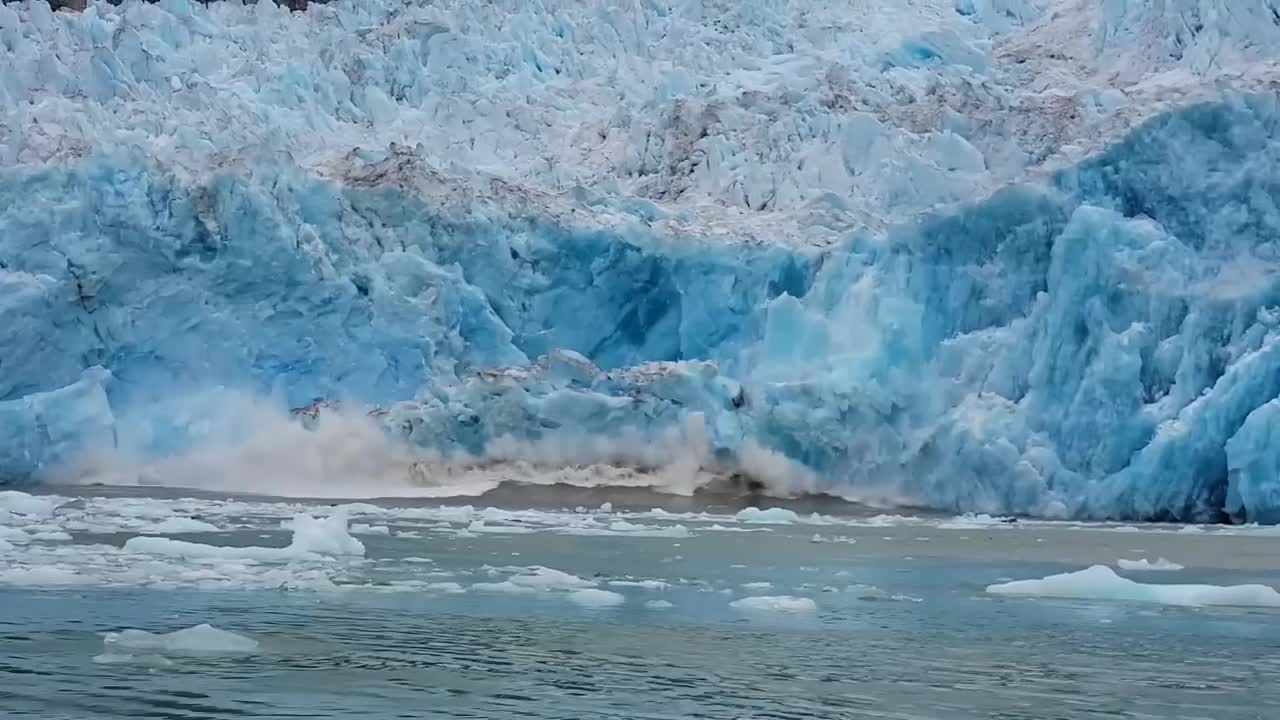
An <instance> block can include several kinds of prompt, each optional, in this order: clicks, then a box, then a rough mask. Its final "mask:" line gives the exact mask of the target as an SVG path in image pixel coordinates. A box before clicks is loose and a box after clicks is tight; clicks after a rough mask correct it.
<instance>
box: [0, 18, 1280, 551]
mask: <svg viewBox="0 0 1280 720" xmlns="http://www.w3.org/2000/svg"><path fill="white" fill-rule="evenodd" d="M1094 5H1096V4H1093V5H1091V4H1084V5H1080V4H1070V3H1060V2H1055V1H1054V0H1025V1H1020V2H1001V3H992V2H982V1H979V0H972V1H970V0H965V1H964V2H951V0H948V1H947V2H941V1H939V2H936V3H934V2H924V3H913V4H903V6H901V7H898V6H889V5H886V6H885V7H883V8H878V9H875V10H874V11H870V12H868V13H865V14H860V15H859V16H857V17H849V16H847V12H846V11H843V10H842V9H841V8H840V7H837V6H835V5H831V4H824V3H813V4H812V5H809V4H806V3H797V4H793V5H787V6H785V7H775V6H774V5H772V4H767V3H763V4H762V3H756V2H747V3H735V4H731V5H730V6H725V7H724V8H716V9H707V8H702V7H701V6H700V5H699V4H696V3H695V4H687V5H686V4H679V3H677V4H676V5H673V6H670V7H668V6H666V5H661V6H659V5H645V6H643V7H641V6H637V7H636V8H634V9H633V12H630V13H618V14H609V15H607V18H606V19H602V17H599V16H597V14H595V13H594V12H588V11H587V10H585V9H583V8H582V7H581V6H579V5H574V4H570V3H559V2H550V3H541V4H536V5H530V6H528V7H523V8H521V9H519V10H517V11H511V12H509V11H508V10H507V9H498V8H495V7H489V6H487V5H483V4H481V5H476V4H474V3H461V2H443V3H433V4H431V5H430V6H421V7H419V6H415V7H411V8H407V7H404V6H403V5H402V4H400V3H393V2H390V1H389V0H371V1H370V2H362V3H341V2H339V3H333V4H330V5H324V6H313V7H312V8H310V9H309V10H308V12H306V13H303V14H295V15H290V14H289V13H287V12H286V11H284V10H282V9H280V8H278V7H276V6H275V5H274V4H272V3H259V4H257V5H254V6H244V5H241V4H239V3H222V4H213V5H210V6H207V7H206V6H201V5H199V4H191V3H187V2H185V1H179V2H169V3H165V4H163V5H148V4H137V3H129V4H125V5H123V6H120V7H115V6H110V5H106V4H94V5H93V6H92V7H90V8H89V10H87V11H86V12H84V13H82V14H78V15H74V14H66V13H57V14H54V13H50V12H49V11H48V7H47V5H46V4H42V3H39V2H27V3H19V4H13V5H5V6H3V7H0V65H3V66H4V67H6V68H13V69H14V71H7V72H5V73H4V74H3V77H0V347H3V348H4V350H5V352H4V353H3V355H4V357H3V359H0V427H3V428H4V430H3V434H2V435H0V482H6V481H15V482H26V481H32V480H37V481H38V480H40V479H42V478H49V477H53V478H58V479H68V478H69V479H85V478H88V479H91V480H97V481H103V482H115V481H120V480H121V478H123V477H125V476H129V475H130V473H132V477H133V478H134V481H137V478H139V477H143V476H145V478H144V479H145V482H149V483H159V484H182V483H184V482H191V483H193V484H196V485H198V486H201V487H208V486H209V484H210V483H216V482H217V479H218V478H224V477H226V476H227V475H228V474H229V473H227V472H224V470H225V469H226V466H224V465H218V464H217V463H214V462H211V461H210V458H211V457H212V458H219V457H226V456H229V455H234V456H236V457H239V458H241V459H243V460H244V461H245V462H249V463H265V464H266V466H268V467H270V468H271V469H272V472H264V473H250V474H249V475H248V476H249V477H252V478H254V482H261V483H263V486H262V487H255V488H252V489H254V490H258V491H263V492H272V491H274V492H276V493H277V494H333V493H338V494H341V492H340V491H341V488H342V486H343V485H358V484H360V483H361V482H363V481H364V480H365V479H366V478H373V477H376V478H378V479H379V482H381V480H382V479H383V478H385V477H387V476H390V475H396V476H398V477H400V478H402V480H400V481H399V482H401V484H402V486H404V487H409V486H421V485H424V484H427V485H430V484H440V483H442V482H446V481H447V480H448V478H447V477H444V476H447V475H449V470H448V468H449V463H451V462H459V463H463V464H466V463H472V464H475V463H484V462H502V463H513V464H517V465H521V466H528V465H530V464H533V465H552V466H555V465H561V466H568V465H583V464H586V465H590V464H599V465H600V466H604V465H610V466H625V467H628V468H636V469H638V470H640V471H641V474H642V475H644V477H645V478H653V484H655V485H659V486H661V487H664V488H665V489H672V490H674V491H679V492H689V491H691V490H692V489H693V488H696V487H700V486H702V485H704V484H706V483H710V482H716V481H728V482H731V483H735V484H738V485H739V486H741V487H745V488H747V489H751V490H756V491H765V492H773V493H776V494H796V493H805V492H829V493H834V494H839V495H843V496H846V497H851V498H864V497H876V498H892V499H897V500H901V501H904V502H910V503H916V504H922V505H926V506H930V507H934V508H938V509H942V510H947V511H953V512H968V513H988V514H992V515H997V514H1005V513H1024V514H1032V515H1039V516H1046V517H1080V518H1125V519H1161V520H1177V521H1219V520H1224V519H1231V520H1237V521H1261V522H1274V521H1275V520H1276V519H1278V518H1280V476H1278V475H1277V463H1276V453H1275V452H1274V446H1275V442H1274V439H1275V438H1276V436H1277V432H1278V431H1277V430H1276V428H1277V427H1280V420H1277V418H1280V411H1277V409H1276V408H1277V407H1280V405H1277V403H1278V402H1280V399H1278V398H1280V248H1278V247H1277V238H1280V209H1278V205H1277V202H1276V199H1275V193H1274V192H1273V191H1272V189H1273V188H1274V185H1275V183H1276V182H1277V172H1280V171H1278V170H1277V168H1280V100H1278V98H1277V95H1276V94H1275V92H1274V89H1272V88H1273V87H1274V85H1273V84H1274V82H1275V81H1276V79H1277V72H1278V71H1277V70H1276V67H1277V65H1276V63H1275V62H1274V61H1275V60H1276V59H1277V58H1278V57H1280V26H1276V25H1275V24H1274V23H1273V22H1271V18H1270V16H1269V15H1268V14H1267V13H1266V12H1265V8H1264V7H1263V4H1262V3H1245V4H1239V3H1230V4H1229V7H1228V0H1189V2H1187V3H1183V4H1181V5H1179V8H1178V9H1176V10H1175V9H1174V8H1172V7H1170V6H1168V4H1141V3H1128V4H1126V3H1119V4H1116V3H1110V4H1102V5H1098V6H1096V7H1095V6H1094ZM935 6H936V7H935ZM1228 10H1229V12H1228ZM1187 12H1190V13H1192V14H1194V15H1195V16H1196V17H1197V18H1199V20H1198V21H1197V22H1196V24H1195V26H1196V27H1198V28H1199V30H1198V31H1196V32H1191V31H1189V30H1187V28H1188V27H1190V26H1189V25H1187V23H1185V22H1184V21H1182V18H1183V17H1184V14H1185V13H1187ZM814 27H823V28H827V29H828V30H827V31H823V32H812V31H811V30H812V28H814ZM513 37H519V38H521V40H520V41H519V42H514V41H510V38H513ZM496 39H500V40H501V41H500V42H497V41H495V40H496ZM1046 83H1049V84H1048V85H1046ZM243 394H247V395H249V396H252V397H257V398H263V399H264V400H263V402H266V403H269V404H271V403H273V404H274V406H275V407H277V408H284V409H287V408H297V409H300V410H299V412H298V413H297V414H296V418H295V420H296V422H297V423H298V424H299V425H300V426H305V427H308V428H311V427H314V426H317V425H319V426H320V427H324V425H325V417H326V416H330V415H332V414H333V408H335V407H341V408H345V409H347V410H348V411H351V412H352V413H353V414H354V415H355V416H357V417H359V418H360V422H361V423H363V425H362V429H361V430H359V431H358V432H355V434H354V435H353V437H358V438H359V439H360V443H365V442H366V441H368V442H373V440H369V438H374V437H376V438H378V442H385V443H386V444H385V445H362V444H359V443H356V444H352V443H346V444H341V443H339V444H338V445H340V446H341V447H342V448H343V450H344V454H343V455H342V458H341V459H342V462H341V463H340V464H338V465H337V466H336V467H337V468H338V470H337V471H332V472H334V475H335V479H333V480H332V481H326V482H325V484H324V486H323V488H321V489H320V490H319V491H317V489H316V488H314V487H311V486H309V485H308V483H307V478H308V477H310V476H311V475H312V474H313V473H315V472H331V471H330V470H325V469H324V468H323V467H320V466H324V467H330V466H328V465H326V464H325V463H319V464H318V465H317V466H316V467H314V468H313V467H311V466H307V465H306V461H305V460H304V458H306V457H309V456H310V454H309V453H302V452H292V451H291V450H290V448H288V447H278V448H275V451H276V452H277V453H278V456H272V455H271V453H270V452H268V451H269V450H271V448H270V447H269V446H270V444H271V440H272V438H277V437H282V436H278V435H276V434H274V433H271V432H264V431H262V430H261V426H260V425H259V424H258V423H257V422H256V420H258V419H260V418H259V417H258V415H256V414H255V413H251V412H248V411H247V410H246V411H245V412H241V411H240V409H237V408H239V406H236V405H235V404H234V403H229V402H227V401H226V398H228V397H231V396H238V395H243ZM317 398H321V399H323V401H322V402H318V403H317V402H315V401H316V399H317ZM288 438H289V439H288V441H287V442H294V441H295V440H296V436H293V435H290V436H288ZM331 439H332V436H327V437H326V438H325V441H324V443H325V444H326V445H333V443H332V442H331ZM280 442H285V441H284V440H280V441H279V442H277V444H279V443H280ZM236 447H250V448H252V452H246V453H242V454H240V455H235V453H230V454H229V453H227V452H224V451H225V450H226V449H227V448H236ZM362 448H363V449H362ZM211 449H212V451H211ZM201 452H204V453H205V454H203V455H200V454H199V453H201ZM192 453H195V454H196V455H194V456H193V455H192ZM419 454H420V455H421V456H422V457H423V458H426V459H427V460H429V462H428V461H427V460H423V462H422V463H419V462H418V461H417V460H416V459H415V458H416V456H417V455H419ZM191 457H197V458H198V461H193V465H194V466H196V467H197V468H198V469H199V470H200V471H199V472H181V471H180V468H181V462H182V458H191ZM166 458H169V459H173V458H177V459H178V462H179V464H178V465H174V464H169V465H163V464H160V465H157V464H155V463H156V462H157V461H160V460H163V459H166ZM291 461H292V462H295V463H297V464H299V466H300V467H301V469H302V472H299V473H296V475H297V477H296V478H294V479H291V480H288V481H285V480H280V481H279V482H278V483H276V485H275V486H274V487H273V485H272V484H273V482H275V480H273V478H276V477H277V476H279V475H281V474H280V473H277V472H276V471H278V470H281V469H282V468H284V467H285V466H287V465H288V463H289V462H291ZM122 467H123V468H125V471H124V472H123V473H122V472H121V468H122ZM104 468H105V470H104ZM129 468H143V470H138V471H137V472H133V471H132V470H129ZM423 468H426V469H425V470H424V469H423ZM283 475H288V473H287V472H285V473H283ZM442 477H444V480H442V479H441V478H442ZM184 478H191V479H190V480H184ZM258 478H261V480H258ZM317 482H319V481H318V480H317ZM371 482H372V481H371ZM395 487H396V485H395V483H389V484H380V485H379V486H378V488H379V491H380V492H382V493H383V494H394V492H395ZM237 489H247V488H237ZM352 494H362V493H352ZM344 535H345V531H344ZM347 537H349V536H347ZM131 542H132V541H131Z"/></svg>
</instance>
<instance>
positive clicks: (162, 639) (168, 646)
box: [103, 624, 258, 655]
mask: <svg viewBox="0 0 1280 720" xmlns="http://www.w3.org/2000/svg"><path fill="white" fill-rule="evenodd" d="M103 645H104V646H105V648H106V650H108V651H111V650H114V649H117V648H123V649H128V650H153V651H156V652H160V653H173V654H192V655H203V654H221V653H251V652H254V651H256V650H257V649H258V641H257V640H254V639H253V638H249V637H245V636H244V635H238V634H236V633H233V632H228V631H226V630H220V629H218V628H216V627H213V626H212V625H209V624H200V625H196V626H195V627H189V628H185V629H183V630H175V631H174V632H171V633H164V634H155V633H149V632H147V631H145V630H133V629H130V630H122V631H120V632H112V633H107V634H106V636H105V638H104V639H103Z"/></svg>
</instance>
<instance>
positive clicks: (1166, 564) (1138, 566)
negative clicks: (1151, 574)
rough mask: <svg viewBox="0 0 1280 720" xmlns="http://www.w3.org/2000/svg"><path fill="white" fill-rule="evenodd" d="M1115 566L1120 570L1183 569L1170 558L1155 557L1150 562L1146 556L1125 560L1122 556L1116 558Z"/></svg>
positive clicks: (1169, 570) (1165, 570) (1170, 570)
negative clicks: (1153, 560)
mask: <svg viewBox="0 0 1280 720" xmlns="http://www.w3.org/2000/svg"><path fill="white" fill-rule="evenodd" d="M1116 566H1117V567H1119V568H1120V569H1121V570H1137V571H1156V572H1158V571H1164V572H1172V571H1174V570H1181V569H1183V566H1181V565H1179V564H1178V563H1176V562H1173V561H1171V560H1166V559H1164V558H1157V559H1156V561H1155V562H1152V561H1150V560H1148V559H1146V558H1142V559H1139V560H1126V559H1124V558H1120V559H1119V560H1116Z"/></svg>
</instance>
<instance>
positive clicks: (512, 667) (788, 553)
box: [0, 489, 1280, 720]
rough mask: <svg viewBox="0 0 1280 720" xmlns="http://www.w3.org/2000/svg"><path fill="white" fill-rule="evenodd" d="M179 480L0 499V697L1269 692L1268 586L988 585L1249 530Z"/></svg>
mask: <svg viewBox="0 0 1280 720" xmlns="http://www.w3.org/2000/svg"><path fill="white" fill-rule="evenodd" d="M188 494H189V493H182V492H179V493H166V492H164V491H158V490H157V491H154V493H153V496H151V497H147V496H141V495H132V494H122V493H121V491H106V490H105V489H89V490H88V492H87V493H86V492H84V491H81V492H74V491H67V492H64V494H62V495H58V496H29V495H23V494H19V493H7V494H6V495H5V497H4V498H3V500H4V507H6V508H7V509H6V511H5V513H4V514H3V515H0V518H2V519H3V526H4V528H5V531H4V537H5V538H6V542H7V543H8V545H9V548H8V549H7V550H4V551H3V552H2V554H0V715H2V716H4V717H6V718H9V717H38V718H48V719H50V720H54V719H61V718H66V719H68V720H69V719H73V718H74V719H75V720H84V719H86V718H125V717H128V718H135V717H156V718H267V717H271V718H279V717H308V718H338V717H353V716H356V715H357V714H358V715H359V716H361V717H364V718H370V719H373V718H396V717H476V718H686V717H706V718H921V719H935V718H946V719H948V720H949V719H952V718H1005V719H1009V718H1028V719H1030V718H1035V719H1037V720H1039V719H1041V718H1064V719H1070V720H1076V719H1083V718H1104V717H1105V718H1117V717H1146V718H1188V719H1189V718H1213V719H1214V720H1233V719H1236V718H1239V719H1241V720H1244V719H1250V720H1256V719H1259V718H1270V717H1277V716H1278V715H1277V714H1278V713H1280V686H1278V685H1277V684H1276V683H1275V677H1276V676H1277V673H1280V622H1278V621H1280V609H1277V608H1274V607H1267V605H1269V604H1270V602H1269V600H1268V596H1266V595H1265V594H1254V595H1247V594H1246V595H1245V596H1244V597H1245V600H1243V601H1240V604H1242V605H1244V606H1243V607H1235V606H1215V605H1211V604H1208V605H1204V604H1202V605H1194V604H1193V605H1191V606H1179V605H1168V604H1161V603H1160V602H1158V601H1157V602H1130V601H1125V600H1117V599H1114V598H1112V597H1109V596H1108V594H1107V589H1106V587H1105V586H1104V587H1101V589H1098V588H1094V590H1090V589H1089V588H1090V587H1091V586H1089V585H1088V584H1087V583H1076V585H1075V586H1074V587H1076V589H1079V588H1082V587H1083V588H1084V590H1082V591H1080V593H1079V594H1082V595H1083V596H1082V597H1075V598H1070V599H1055V598H1053V597H1046V596H1044V595H1043V594H1041V595H1039V596H1037V595H1036V593H1032V594H1031V596H1010V595H1003V594H999V590H998V588H999V587H1000V586H1001V585H1002V584H1007V583H1010V582H1015V581H1019V580H1028V579H1037V578H1043V577H1046V576H1051V575H1055V574H1060V573H1070V572H1077V571H1080V570H1083V569H1085V568H1089V567H1090V566H1093V565H1104V566H1107V567H1109V568H1111V569H1112V570H1114V571H1115V572H1116V573H1118V574H1119V575H1121V576H1123V577H1125V578H1128V579H1130V580H1132V581H1134V582H1136V583H1140V584H1141V585H1142V586H1148V585H1182V586H1185V585H1194V584H1200V585H1213V586H1241V585H1243V586H1259V587H1265V586H1280V568H1277V565H1276V563H1275V562H1274V548H1275V546H1276V543H1277V542H1278V541H1280V539H1278V538H1277V536H1276V535H1275V534H1274V531H1273V530H1271V529H1268V528H1265V527H1264V528H1258V527H1240V528H1230V527H1212V526H1211V527H1200V526H1186V527H1179V526H1164V525H1144V526H1141V527H1132V526H1125V525H1101V524H1076V523H1037V522H1027V521H1021V522H1018V521H1010V519H1005V518H991V517H985V516H967V517H961V518H950V517H929V516H912V515H893V514H876V513H875V511H869V510H866V509H865V508H857V507H856V506H823V507H821V508H820V509H819V510H820V511H819V512H812V508H806V507H799V506H794V505H793V506H792V507H791V508H772V509H755V510H747V509H743V508H741V507H739V506H734V505H725V506H716V505H714V504H710V503H693V502H690V501H673V500H671V499H669V498H663V497H660V496H653V497H647V498H646V497H645V496H643V495H637V494H632V495H630V496H628V497H626V498H625V501H626V502H625V504H623V503H618V504H616V505H615V504H614V503H612V502H610V503H607V504H606V503H601V504H600V505H593V506H591V507H584V506H571V505H570V506H563V507H561V506H554V504H544V506H542V507H538V508H533V509H530V508H528V507H523V508H522V507H518V506H514V505H510V504H507V506H506V507H501V508H498V507H484V505H483V503H476V502H475V500H473V501H472V502H473V504H472V505H461V504H457V503H453V504H448V503H446V504H443V505H442V504H439V501H430V502H427V501H419V502H416V503H415V502H410V501H378V502H373V503H370V502H364V503H356V504H351V503H347V504H343V503H338V504H334V503H332V502H330V501H323V502H322V501H314V502H312V501H300V500H291V501H280V500H269V499H258V498H246V497H236V498H211V497H187V495H188ZM95 495H97V496H96V497H95ZM571 498H572V495H565V496H563V497H559V498H555V499H558V500H562V501H563V500H566V499H571ZM549 499H550V498H547V497H542V498H541V500H549ZM596 499H598V498H592V501H593V503H594V501H595V500H596ZM664 501H668V503H669V506H670V507H673V508H674V510H661V509H656V508H659V507H660V506H661V505H662V503H663V502H664ZM793 508H798V509H793ZM268 551H270V552H268ZM1121 560H1124V561H1125V562H1124V563H1123V565H1122V564H1121V563H1120V561H1121ZM1142 561H1146V562H1145V563H1144V562H1142ZM1178 565H1181V566H1182V568H1181V569H1176V570H1173V569H1156V568H1171V567H1174V566H1178ZM1126 568H1128V569H1126ZM1095 572H1099V571H1097V570H1095ZM1047 594H1049V595H1052V594H1053V593H1052V592H1049V593H1047ZM1157 597H1159V596H1158V595H1157Z"/></svg>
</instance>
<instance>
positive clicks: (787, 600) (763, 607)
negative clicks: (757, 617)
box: [729, 595, 818, 613]
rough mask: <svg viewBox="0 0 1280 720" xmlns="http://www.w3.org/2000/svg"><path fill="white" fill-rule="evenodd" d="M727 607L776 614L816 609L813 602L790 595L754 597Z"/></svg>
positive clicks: (816, 606)
mask: <svg viewBox="0 0 1280 720" xmlns="http://www.w3.org/2000/svg"><path fill="white" fill-rule="evenodd" d="M729 605H730V607H734V608H737V609H739V610H752V611H761V612H778V613H808V612H813V611H815V610H817V609H818V604H817V603H815V602H814V601H813V600H811V599H809V598H805V597H793V596H790V595H754V596H751V597H744V598H740V599H738V600H734V601H733V602H731V603H729Z"/></svg>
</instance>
